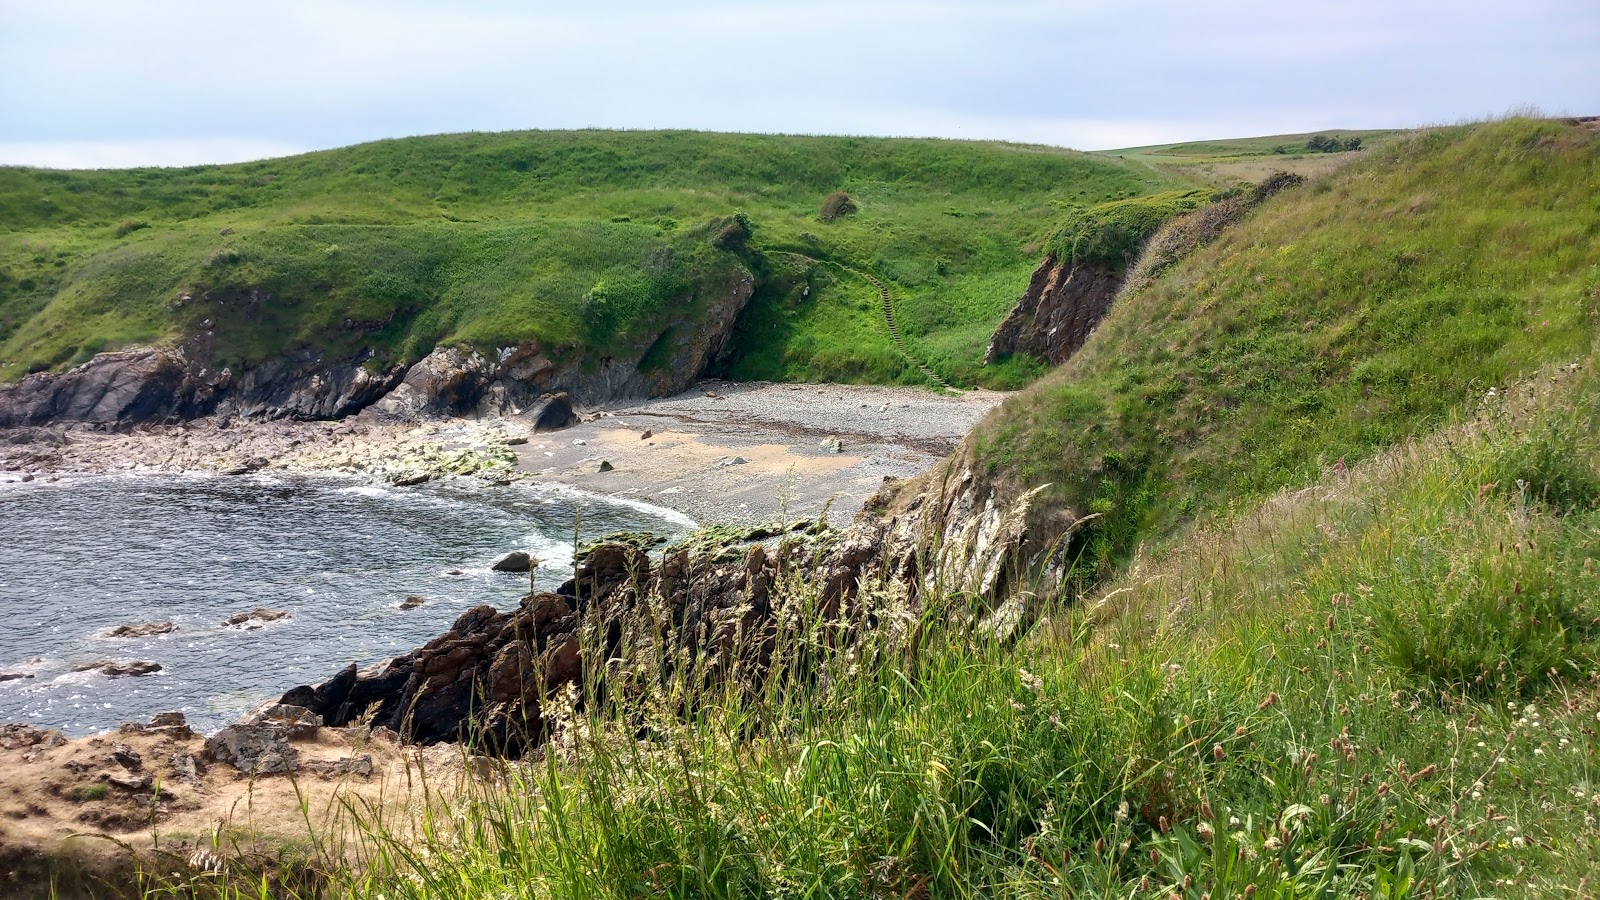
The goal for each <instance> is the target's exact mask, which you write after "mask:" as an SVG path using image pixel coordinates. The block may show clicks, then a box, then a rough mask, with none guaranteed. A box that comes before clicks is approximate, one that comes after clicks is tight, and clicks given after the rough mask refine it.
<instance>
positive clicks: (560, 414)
mask: <svg viewBox="0 0 1600 900" xmlns="http://www.w3.org/2000/svg"><path fill="white" fill-rule="evenodd" d="M527 415H528V418H530V419H532V420H533V430H534V431H535V432H542V431H560V430H561V429H563V428H568V427H571V426H573V425H576V424H578V414H577V413H576V412H573V409H572V398H571V397H569V396H567V395H566V394H565V393H558V394H548V395H546V396H544V397H541V398H540V399H539V401H538V403H537V404H536V405H535V406H534V407H533V408H532V409H530V410H528V413H527Z"/></svg>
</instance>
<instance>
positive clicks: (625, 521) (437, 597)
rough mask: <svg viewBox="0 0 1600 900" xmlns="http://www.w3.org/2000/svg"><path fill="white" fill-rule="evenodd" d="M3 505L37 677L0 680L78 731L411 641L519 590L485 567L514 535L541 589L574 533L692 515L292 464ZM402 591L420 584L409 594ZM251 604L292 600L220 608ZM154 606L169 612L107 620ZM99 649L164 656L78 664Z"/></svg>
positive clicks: (9, 607) (214, 707) (203, 709)
mask: <svg viewBox="0 0 1600 900" xmlns="http://www.w3.org/2000/svg"><path fill="white" fill-rule="evenodd" d="M580 509H581V514H580V512H579V511H580ZM0 519H3V520H4V521H5V523H6V526H7V531H8V536H7V538H6V549H5V551H4V552H0V613H3V615H4V616H5V618H6V622H7V623H8V627H7V628H6V629H5V631H4V633H0V671H3V672H6V673H10V674H13V675H20V676H24V677H18V678H13V679H11V680H8V681H5V682H3V683H0V720H4V721H13V722H29V723H32V724H35V725H39V726H48V727H56V728H60V729H62V731H63V732H64V733H66V734H69V735H82V734H90V733H94V732H98V731H104V730H106V729H111V728H115V727H116V726H117V725H118V723H120V722H123V721H128V720H140V721H142V720H146V719H149V718H150V717H151V716H152V715H154V714H155V713H158V712H162V711H165V710H178V711H182V712H184V713H185V714H186V715H187V716H188V718H189V720H190V721H191V722H193V723H194V724H195V726H196V727H197V728H202V729H204V730H211V729H213V728H217V727H220V726H222V725H224V724H226V723H227V722H230V721H232V720H234V719H235V718H237V717H238V716H239V715H240V714H242V713H243V712H245V711H246V710H248V709H249V708H250V707H252V706H254V705H255V704H257V703H259V702H260V701H262V700H263V699H267V698H270V697H273V696H276V695H277V694H278V693H281V692H282V690H283V688H284V686H285V685H288V684H293V683H295V680H296V679H300V680H308V679H315V678H320V677H321V676H322V675H324V674H325V673H327V672H329V671H334V670H337V669H339V668H342V667H343V666H345V665H347V664H349V663H351V662H360V663H363V664H365V663H370V662H373V661H375V660H378V659H383V658H386V657H389V656H393V655H394V654H396V653H398V652H402V651H404V650H406V649H408V648H410V647H412V646H414V645H416V644H418V643H420V642H422V641H424V640H426V639H428V638H429V637H431V636H433V635H434V634H437V633H438V632H440V631H441V630H443V629H445V628H447V627H449V624H450V623H451V622H452V621H453V620H454V619H455V618H456V617H457V616H458V615H460V613H461V612H462V611H463V610H465V609H468V608H470V607H472V606H475V605H477V604H483V603H487V604H490V605H493V606H497V607H500V608H508V607H514V606H515V605H516V603H517V601H518V600H519V599H520V598H521V597H522V596H523V595H524V594H526V593H527V590H528V577H527V576H526V575H518V574H505V573H495V572H491V571H490V565H491V563H492V562H493V560H494V559H495V558H496V557H497V556H499V555H500V554H502V553H505V552H507V551H510V550H524V551H527V552H529V553H530V554H532V555H533V556H534V557H535V558H537V559H539V560H540V562H541V565H540V567H539V570H538V572H537V574H536V581H537V585H538V586H539V587H540V588H542V589H548V588H551V587H554V586H555V585H558V584H560V583H561V582H562V581H563V580H565V579H566V578H568V577H570V575H571V562H572V554H573V545H574V541H575V539H576V540H578V541H588V540H593V539H595V538H597V537H599V536H600V535H603V534H606V533H609V532H614V531H622V530H648V531H652V532H655V533H657V534H660V535H663V536H671V535H675V534H678V533H681V532H683V531H685V530H686V529H687V528H689V527H692V524H693V522H692V520H690V519H689V518H688V517H687V516H684V515H682V514H679V513H675V512H672V511H670V510H666V509H661V508H653V507H650V506H647V505H645V504H642V503H632V504H625V503H622V502H617V501H610V500H607V499H606V498H604V497H600V496H596V495H590V494H587V493H584V492H579V491H575V490H573V489H570V488H566V487H561V486H541V485H539V484H535V483H531V482H523V483H517V484H511V485H503V486H502V485H493V484H489V483H487V482H483V481H480V480H477V479H470V478H462V479H452V480H449V481H443V482H438V483H431V484H424V485H417V486H413V487H406V488H397V487H392V486H388V485H382V484H377V483H373V482H372V481H371V480H370V479H360V478H354V477H348V476H346V477H337V476H326V475H324V476H316V475H307V474H286V473H274V474H270V475H268V474H260V475H250V476H243V477H232V478H222V477H215V478H214V477H205V476H193V475H188V476H185V475H124V476H114V475H107V476H66V477H63V478H61V479H60V480H58V481H54V482H52V481H48V480H46V479H36V480H34V481H31V482H27V483H21V482H12V483H9V484H3V485H0ZM575 520H576V530H575ZM452 572H456V573H459V574H451V573H452ZM408 597H421V598H423V599H424V600H425V602H424V603H423V604H421V605H420V606H417V607H415V608H411V609H403V608H402V604H404V603H405V602H406V599H407V598H408ZM413 602H415V601H413ZM258 607H267V608H270V609H274V610H280V611H282V612H284V613H287V616H286V617H285V618H283V619H280V620H277V621H267V622H263V621H260V620H251V621H247V622H245V623H242V624H239V625H233V626H225V625H224V624H223V622H224V620H225V619H227V618H229V617H230V616H235V615H237V614H240V613H249V612H250V611H252V610H254V609H256V608H258ZM145 623H171V625H173V626H175V627H174V629H173V630H172V631H170V632H167V633H163V634H153V635H147V636H142V637H120V638H119V637H111V636H109V635H110V633H111V631H112V630H113V629H115V628H117V627H119V626H124V625H140V624H145ZM103 659H112V660H118V661H124V662H126V661H136V660H137V661H148V662H153V663H156V664H158V665H160V666H161V669H160V671H158V672H155V673H154V674H149V675H143V676H135V677H108V676H107V675H106V674H104V673H103V672H99V671H74V669H75V668H76V667H79V666H83V665H88V664H91V663H94V662H96V661H99V660H103Z"/></svg>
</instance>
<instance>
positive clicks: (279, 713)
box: [234, 701, 322, 740]
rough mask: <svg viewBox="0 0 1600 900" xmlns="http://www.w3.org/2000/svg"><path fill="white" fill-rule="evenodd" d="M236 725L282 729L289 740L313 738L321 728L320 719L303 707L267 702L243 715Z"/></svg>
mask: <svg viewBox="0 0 1600 900" xmlns="http://www.w3.org/2000/svg"><path fill="white" fill-rule="evenodd" d="M234 724H236V725H244V726H259V725H271V726H275V727H279V728H282V729H284V733H285V734H287V735H288V737H289V739H290V740H297V739H300V738H313V737H316V736H317V729H318V728H321V727H322V717H321V716H319V715H317V714H316V713H314V712H312V711H311V710H309V709H306V708H305V707H303V706H295V705H293V704H290V703H281V702H274V701H267V702H266V703H263V704H261V705H260V706H257V707H256V708H255V709H252V710H251V711H250V712H248V713H245V714H244V716H242V717H241V718H240V719H239V721H238V722H235V723H234Z"/></svg>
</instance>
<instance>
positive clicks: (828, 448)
mask: <svg viewBox="0 0 1600 900" xmlns="http://www.w3.org/2000/svg"><path fill="white" fill-rule="evenodd" d="M817 449H818V450H821V451H822V452H823V453H843V452H844V442H842V441H840V440H839V439H838V438H837V437H834V436H832V435H830V436H828V437H825V438H823V439H822V441H821V443H819V444H817Z"/></svg>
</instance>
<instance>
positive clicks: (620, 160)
mask: <svg viewBox="0 0 1600 900" xmlns="http://www.w3.org/2000/svg"><path fill="white" fill-rule="evenodd" d="M1177 183H1178V182H1176V181H1174V180H1173V179H1171V178H1170V177H1168V176H1165V175H1161V174H1159V173H1156V172H1155V171H1154V170H1151V169H1149V168H1148V167H1145V166H1141V165H1130V164H1127V163H1123V162H1120V161H1117V160H1111V159H1104V158H1099V157H1094V156H1090V155H1088V154H1082V153H1075V152H1072V151H1066V150H1060V149H1057V148H1048V147H1035V146H1023V145H1011V144H998V143H980V142H957V141H938V140H898V139H875V138H824V137H782V136H761V135H731V134H706V133H695V132H620V133H619V132H604V131H579V132H521V133H506V134H462V135H446V136H436V137H422V138H408V139H404V140H393V141H382V142H378V143H374V144H366V145H361V146H356V147H349V148H345V149H341V150H330V151H326V152H321V153H312V154H306V155H303V156H296V157H289V158H285V159H277V160H266V161H261V162H253V163H244V164H239V165H228V166H205V167H195V168H186V169H160V170H155V169H142V170H124V171H46V170H36V169H22V168H0V381H14V380H16V379H18V378H20V377H22V376H23V375H24V374H26V373H27V372H28V371H31V370H40V369H60V368H62V367H66V366H69V365H72V364H75V363H78V362H82V361H84V360H85V359H87V358H88V357H89V356H91V355H92V354H93V353H95V352H98V351H100V350H107V349H115V348H118V347H120V346H124V345H127V344H132V343H167V344H178V343H183V342H185V341H188V340H191V339H192V338H194V337H195V336H196V335H201V334H209V335H210V337H209V338H206V339H204V340H203V341H202V342H201V343H197V344H193V346H194V347H195V348H196V350H197V352H203V353H204V354H205V355H207V356H208V358H209V359H210V360H211V361H212V362H213V363H214V364H215V365H217V366H222V365H229V366H234V367H239V366H249V365H253V364H255V363H259V362H261V361H263V360H265V359H268V358H273V357H276V356H280V355H283V354H285V353H289V352H295V351H308V352H311V353H321V354H328V355H330V356H332V357H334V358H340V359H351V358H356V357H361V356H366V355H367V354H370V359H371V360H372V365H373V366H375V367H388V366H392V365H403V364H407V363H410V362H414V361H416V360H417V359H419V358H420V357H421V356H424V355H426V354H427V353H428V352H429V351H430V350H431V349H432V348H433V347H434V346H435V345H436V344H440V343H446V344H465V345H471V346H474V347H476V348H478V349H482V350H485V351H493V350H495V349H498V348H500V347H505V346H510V345H513V344H516V343H518V342H521V341H535V342H537V343H538V344H540V345H541V346H542V347H544V348H546V350H547V351H549V352H550V353H551V354H553V355H564V354H574V355H581V356H583V357H600V356H607V355H618V356H629V357H637V356H639V355H641V354H643V353H644V352H645V350H646V349H647V348H648V341H650V340H651V339H653V338H654V337H655V336H656V335H658V334H660V333H661V332H662V330H663V328H665V327H667V326H668V325H669V324H670V323H672V322H674V321H678V322H682V323H684V324H685V326H686V327H693V325H694V323H695V322H696V321H697V319H696V312H697V309H698V306H697V305H698V304H701V303H703V301H704V300H705V299H706V298H707V297H708V296H709V295H712V294H715V293H716V292H717V291H718V290H719V287H720V286H722V285H725V284H726V283H727V279H728V278H729V277H730V276H732V275H735V274H737V273H741V272H743V271H744V270H746V269H749V270H753V271H754V273H755V274H756V275H757V276H758V280H759V283H758V291H757V294H756V297H755V298H754V300H753V301H752V303H751V308H750V310H749V314H748V315H747V317H746V319H745V321H744V322H743V323H741V326H740V328H739V331H738V335H737V338H736V341H735V343H734V346H733V347H732V350H733V353H732V358H731V360H730V361H729V365H730V366H731V371H732V374H734V375H735V376H736V377H741V378H770V379H790V380H824V379H831V380H838V381H851V382H893V381H897V380H905V381H909V382H920V381H921V380H922V376H920V375H919V374H917V373H916V371H915V369H914V367H912V366H911V365H910V364H908V362H907V361H906V360H905V359H904V358H903V357H902V356H900V355H899V354H898V353H897V352H896V350H895V347H894V344H893V343H892V341H891V339H890V336H889V333H888V331H887V328H886V326H885V324H884V321H883V317H882V314H881V306H880V304H879V303H877V301H876V297H875V291H874V290H873V288H872V287H871V286H870V285H868V284H866V283H863V282H861V281H860V280H859V279H851V278H847V277H839V276H838V274H837V270H821V269H816V268H814V267H811V266H805V267H800V268H798V269H797V268H796V266H795V264H794V257H773V258H765V257H763V256H762V253H761V251H762V250H765V249H779V250H787V251H792V252H797V253H802V254H805V255H807V256H810V257H813V258H817V259H829V260H835V261H838V262H842V263H845V264H847V265H849V266H853V267H855V268H857V269H862V270H866V271H871V272H873V273H875V274H876V275H877V276H878V277H880V278H883V279H885V280H886V281H888V282H889V283H891V284H892V285H893V286H894V291H895V294H896V297H895V301H896V304H897V307H896V312H897V314H898V315H899V316H900V317H901V319H902V322H901V328H902V330H903V332H904V333H905V336H906V338H907V339H908V341H910V342H911V343H912V344H914V345H915V347H916V348H917V352H918V353H920V354H923V355H925V356H926V357H927V358H928V360H929V361H931V362H933V363H934V364H935V366H936V367H939V368H941V370H943V371H945V372H947V373H950V374H956V373H958V372H959V373H961V374H962V375H964V376H965V380H969V381H970V380H975V379H978V378H979V377H980V375H981V373H980V372H979V369H980V367H981V358H982V353H983V346H984V342H985V341H986V340H987V337H988V333H989V332H990V331H992V330H993V327H994V325H995V323H996V322H998V321H999V320H1000V319H1001V318H1002V317H1003V316H1004V315H1005V312H1006V308H1007V306H1008V304H1009V303H1010V302H1011V301H1012V300H1014V299H1015V297H1016V295H1017V294H1018V293H1020V291H1021V289H1022V287H1023V286H1025V285H1026V283H1027V276H1028V271H1029V270H1030V269H1031V267H1032V266H1033V264H1035V263H1036V262H1037V256H1038V250H1039V247H1040V244H1041V242H1042V240H1043V238H1044V236H1045V235H1046V234H1047V233H1048V232H1049V230H1050V225H1051V223H1052V222H1054V221H1055V220H1056V219H1057V218H1059V217H1060V215H1062V212H1063V210H1070V209H1073V208H1076V207H1077V206H1081V205H1090V204H1095V203H1101V202H1105V201H1108V200H1113V199H1119V198H1129V197H1134V196H1137V195H1141V194H1144V193H1147V192H1150V191H1153V190H1163V189H1169V188H1171V187H1172V186H1173V185H1175V184H1177ZM840 192H844V193H845V195H846V196H845V200H846V201H848V203H849V204H850V205H851V206H852V207H854V211H852V212H850V213H849V214H848V215H846V214H843V213H841V212H840V210H841V209H843V206H842V204H843V202H844V201H841V200H839V199H838V198H837V196H836V195H838V194H840ZM830 198H831V199H830ZM825 204H832V205H830V206H829V207H828V210H824V205H825ZM736 215H742V218H738V219H737V220H735V219H734V217H735V216H736ZM734 221H737V222H739V223H741V227H747V228H748V234H747V235H745V236H743V237H741V238H740V239H739V240H733V239H731V238H732V232H729V231H728V226H729V223H730V222H734ZM736 230H737V229H736ZM984 377H988V376H984ZM993 377H995V378H1000V379H1001V380H1004V378H1005V375H1004V373H1001V374H1000V375H996V376H993Z"/></svg>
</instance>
